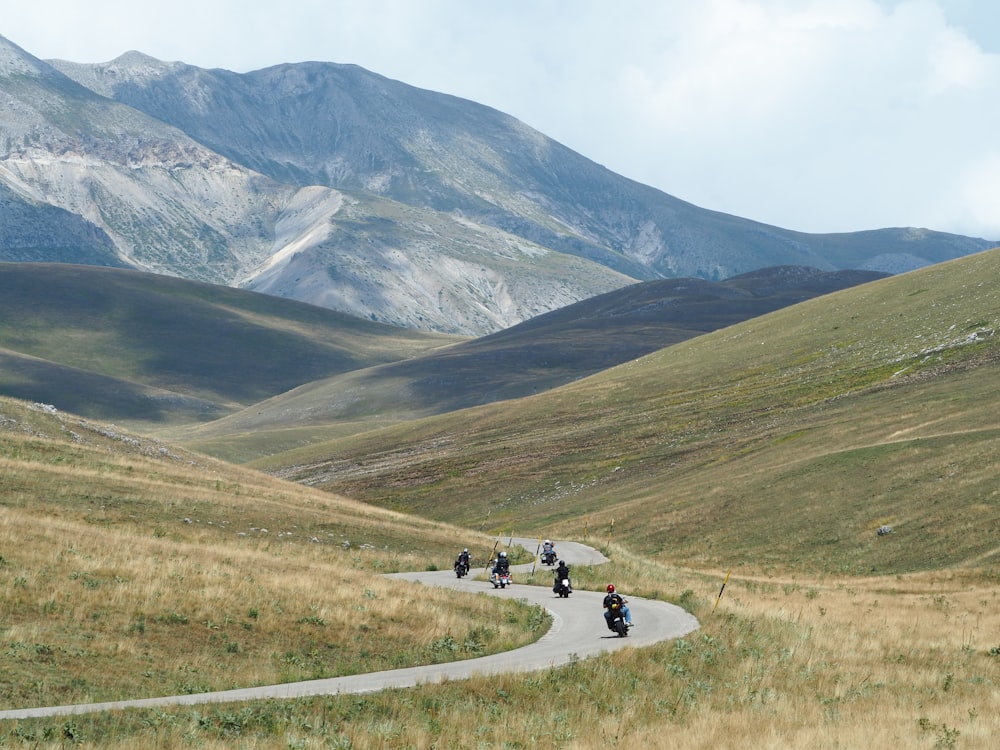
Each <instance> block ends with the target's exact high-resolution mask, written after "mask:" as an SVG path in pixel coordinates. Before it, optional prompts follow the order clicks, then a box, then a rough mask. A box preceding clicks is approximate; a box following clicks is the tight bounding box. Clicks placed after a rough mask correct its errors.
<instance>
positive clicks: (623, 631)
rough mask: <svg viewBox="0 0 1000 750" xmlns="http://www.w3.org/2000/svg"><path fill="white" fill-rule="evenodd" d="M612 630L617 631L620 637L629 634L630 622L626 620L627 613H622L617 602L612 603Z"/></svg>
mask: <svg viewBox="0 0 1000 750" xmlns="http://www.w3.org/2000/svg"><path fill="white" fill-rule="evenodd" d="M611 630H613V631H615V632H616V633H617V634H618V637H619V638H624V637H625V636H627V635H628V623H627V622H625V615H623V614H622V611H621V609H620V608H619V607H618V604H617V602H616V603H614V604H612V605H611Z"/></svg>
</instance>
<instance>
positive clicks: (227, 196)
mask: <svg viewBox="0 0 1000 750" xmlns="http://www.w3.org/2000/svg"><path fill="white" fill-rule="evenodd" d="M0 92H2V94H3V101H4V102H5V103H4V105H3V108H4V117H3V118H2V120H0V226H2V227H3V228H4V229H3V230H2V233H0V260H25V259H30V260H44V261H59V262H65V261H67V260H72V261H73V262H84V263H97V264H104V265H124V266H130V267H134V268H138V269H142V270H147V271H155V272H159V273H165V274H170V275H175V276H182V277H185V278H190V279H197V280H202V281H209V282H213V283H220V284H226V285H231V286H243V287H246V288H250V289H254V290H258V291H263V292H266V293H269V294H275V295H280V296H285V297H290V298H294V299H298V300H302V301H307V302H311V303H314V304H319V305H322V306H325V307H329V308H332V309H335V310H339V311H343V312H347V313H350V314H352V315H356V316H359V317H365V318H369V319H373V320H377V321H380V322H386V323H390V324H393V325H398V326H405V327H414V328H425V329H429V330H437V331H447V332H456V333H464V334H469V335H482V334H487V333H491V332H495V331H498V330H501V329H503V328H507V327H509V326H511V325H514V324H517V323H519V322H521V321H524V320H526V319H528V318H531V317H534V316H536V315H538V314H541V313H544V312H547V311H550V310H554V309H557V308H559V307H563V306H565V305H567V304H570V303H572V302H575V301H578V300H581V299H586V298H588V297H591V296H594V295H597V294H601V293H604V292H607V291H610V290H612V289H616V288H620V287H622V286H625V285H627V284H629V283H632V282H634V281H636V280H651V279H656V278H673V277H688V276H690V277H699V278H704V279H713V280H719V279H723V278H728V277H730V276H733V275H736V274H740V273H745V272H747V271H751V270H754V269H757V268H763V267H769V266H778V265H804V266H812V267H815V268H819V269H822V270H835V269H846V268H865V269H872V270H884V271H890V272H897V271H900V270H908V269H910V268H916V267H919V266H922V265H927V264H930V263H936V262H939V261H942V260H946V259H949V258H954V257H958V256H961V255H965V254H968V253H971V252H976V251H978V250H982V249H985V248H987V247H991V246H992V245H994V244H996V243H992V242H989V241H986V240H980V239H976V238H967V237H959V236H954V235H946V234H941V233H936V232H929V231H926V230H914V229H882V230H873V231H871V232H860V233H855V234H843V235H806V234H802V233H798V232H791V231H788V230H784V229H780V228H777V227H772V226H767V225H763V224H759V223H756V222H753V221H749V220H747V219H743V218H739V217H734V216H728V215H725V214H720V213H717V212H713V211H708V210H705V209H701V208H699V207H697V206H693V205H691V204H689V203H686V202H684V201H681V200H679V199H677V198H674V197H672V196H669V195H666V194H664V193H662V192H660V191H658V190H654V189H652V188H649V187H647V186H644V185H641V184H638V183H636V182H634V181H631V180H628V179H627V178H624V177H622V176H620V175H617V174H614V173H612V172H610V171H609V170H607V169H604V168H603V167H601V166H600V165H598V164H595V163H593V162H591V161H590V160H588V159H586V158H585V157H583V156H581V155H580V154H576V153H574V152H572V151H570V150H569V149H567V148H565V147H563V146H561V145H560V144H558V143H556V142H555V141H553V140H551V139H549V138H547V137H545V136H544V135H543V134H541V133H539V132H537V131H535V130H533V129H531V128H530V127H528V126H527V125H525V124H524V123H521V122H518V121H517V120H515V119H514V118H511V117H509V116H507V115H504V114H503V113H500V112H497V111H496V110H493V109H490V108H488V107H484V106H482V105H479V104H476V103H474V102H470V101H467V100H463V99H458V98H456V97H451V96H445V95H442V94H438V93H434V92H430V91H424V90H420V89H416V88H414V87H411V86H407V85H406V84H403V83H400V82H397V81H392V80H389V79H386V78H384V77H382V76H378V75H376V74H374V73H370V72H368V71H365V70H363V69H361V68H358V67H356V66H350V65H336V64H332V63H300V64H294V65H279V66H275V67H272V68H267V69H264V70H260V71H254V72H251V73H247V74H236V73H231V72H228V71H224V70H203V69H199V68H196V67H193V66H189V65H185V64H183V63H164V62H160V61H158V60H155V59H152V58H150V57H148V56H145V55H142V54H139V53H134V52H133V53H128V54H125V55H123V56H121V57H120V58H118V59H116V60H114V61H111V62H109V63H104V64H92V65H80V64H75V63H70V62H63V61H50V62H45V61H42V60H39V59H37V58H35V57H33V56H31V55H30V54H29V53H28V52H26V51H24V50H22V49H20V48H19V47H17V46H16V45H15V44H13V43H12V42H10V41H8V40H5V39H3V38H2V37H0ZM49 214H51V215H52V216H53V217H54V218H53V220H52V221H50V222H46V223H45V224H44V226H43V225H40V224H39V223H38V222H36V221H34V220H28V219H25V217H36V216H37V217H46V216H48V215H49Z"/></svg>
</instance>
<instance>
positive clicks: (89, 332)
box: [0, 263, 460, 425]
mask: <svg viewBox="0 0 1000 750" xmlns="http://www.w3.org/2000/svg"><path fill="white" fill-rule="evenodd" d="M458 340H460V339H458V338H456V337H448V336H441V335H435V334H428V333H425V332H419V331H406V330H401V329H397V328H393V327H390V326H384V325H379V324H376V323H373V322H370V321H364V320H360V319H357V318H352V317H350V316H347V315H341V314H338V313H335V312H333V311H331V310H326V309H323V308H319V307H314V306H311V305H305V304H302V303H298V302H293V301H290V300H284V299H279V298H276V297H270V296H266V295H261V294H254V293H252V292H245V291H240V290H234V289H229V288H226V287H219V286H213V285H208V284H200V283H197V282H190V281H186V280H181V279H176V278H172V277H166V276H158V275H154V274H145V273H139V272H135V271H126V270H120V269H108V268H98V267H89V266H73V265H65V264H20V263H5V264H0V394H2V395H7V396H12V397H16V398H23V399H26V400H32V401H41V402H44V403H50V404H54V405H55V406H57V407H58V408H60V409H63V410H67V411H72V412H75V413H78V414H82V415H84V416H88V417H92V418H95V419H104V420H115V421H119V422H122V423H133V424H135V423H143V424H146V425H157V424H163V423H171V422H185V421H203V420H206V419H211V418H216V417H219V416H222V415H223V414H226V413H228V412H230V411H233V410H236V409H239V408H241V407H243V406H246V405H248V404H251V403H254V402H256V401H260V400H262V399H265V398H268V397H270V396H273V395H275V394H277V393H281V392H284V391H287V390H289V389H290V388H293V387H295V386H297V385H300V384H302V383H305V382H308V381H311V380H315V379H317V378H322V377H328V376H330V375H333V374H336V373H340V372H345V371H350V370H354V369H358V368H364V367H368V366H371V365H373V364H378V363H382V362H387V361H392V360H394V359H401V358H405V357H409V356H412V355H413V354H416V353H418V352H421V351H424V350H426V349H430V348H434V347H437V346H441V345H443V344H446V343H452V342H454V341H458Z"/></svg>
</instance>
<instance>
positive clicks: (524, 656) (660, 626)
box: [0, 537, 698, 720]
mask: <svg viewBox="0 0 1000 750" xmlns="http://www.w3.org/2000/svg"><path fill="white" fill-rule="evenodd" d="M512 542H513V544H515V545H517V544H520V545H521V546H523V547H525V548H526V549H528V550H533V549H534V548H535V547H536V546H537V540H535V539H524V538H518V537H514V538H513V540H512ZM556 549H557V551H558V554H559V557H560V558H561V559H563V560H565V561H566V562H567V564H569V565H570V567H571V568H572V567H573V566H575V565H597V564H600V563H603V562H607V558H605V557H604V556H603V555H602V554H601V553H600V552H598V551H597V550H594V549H592V548H590V547H587V546H585V545H583V544H577V543H575V542H556ZM532 565H534V566H535V578H536V579H541V580H547V579H548V578H549V577H550V575H551V574H550V569H549V568H547V567H546V566H544V565H541V564H540V563H538V562H537V561H536V562H535V563H534V564H528V565H518V566H514V567H512V569H511V571H512V573H513V579H514V584H513V585H512V586H510V587H509V588H506V589H494V588H493V586H492V585H491V584H489V583H485V582H484V581H481V580H480V581H477V580H472V579H471V578H463V579H459V578H456V576H455V573H454V572H453V571H451V570H445V571H434V572H419V573H395V574H393V575H392V576H391V577H393V578H400V579H404V580H408V581H413V582H414V583H415V584H422V585H430V586H442V587H446V588H450V589H455V590H457V591H467V592H470V593H488V594H493V595H496V596H502V597H508V598H511V599H521V600H524V601H527V602H529V603H531V604H538V605H540V606H542V607H544V608H545V609H546V610H548V612H549V613H550V614H551V615H552V628H551V629H550V630H549V632H548V633H546V634H545V635H544V636H542V637H541V638H540V639H539V640H538V641H536V642H535V643H531V644H529V645H527V646H524V647H522V648H518V649H515V650H513V651H506V652H504V653H501V654H493V655H492V656H482V657H479V658H477V659H466V660H465V661H456V662H448V663H446V664H429V665H426V666H421V667H409V668H407V669H393V670H388V671H384V672H371V673H368V674H358V675H350V676H347V677H329V678H326V679H321V680H307V681H305V682H290V683H285V684H282V685H265V686H261V687H253V688H241V689H238V690H222V691H218V692H214V693H196V694H193V695H173V696H163V697H159V698H142V699H138V700H126V701H109V702H106V703H83V704H76V705H68V706H45V707H39V708H23V709H11V710H7V711H0V720H4V719H28V718H35V717H44V716H64V715H69V714H81V713H92V712H95V711H107V710H112V709H123V708H149V707H163V706H186V705H196V704H203V703H229V702H238V701H250V700H259V699H263V698H301V697H307V696H313V695H331V694H337V693H371V692H375V691H378V690H384V689H386V688H405V687H413V686H414V685H418V684H428V683H437V682H442V681H444V680H458V679H463V678H467V677H472V676H473V675H493V674H500V673H506V672H530V671H536V670H540V669H547V668H549V667H554V666H558V665H560V664H565V663H567V662H569V661H570V660H571V659H575V658H584V657H587V656H594V655H596V654H600V653H603V652H606V651H613V650H617V649H620V648H624V647H626V646H633V647H634V646H648V645H651V644H653V643H657V642H659V641H664V640H670V639H672V638H679V637H681V636H683V635H685V634H687V633H690V632H691V631H693V630H696V629H697V628H698V621H697V620H696V619H695V618H694V616H693V615H690V614H688V613H687V612H685V611H684V610H683V609H681V608H680V607H677V606H674V605H673V604H668V603H666V602H661V601H656V600H652V599H642V598H640V597H634V596H629V595H628V592H627V591H625V592H622V593H624V594H625V596H626V598H627V599H628V601H629V607H630V608H631V610H632V619H633V620H634V621H635V623H636V626H635V627H634V628H633V629H632V631H631V633H630V635H629V636H628V637H627V638H618V637H616V636H615V635H614V634H613V633H611V631H609V630H608V629H607V627H606V626H605V624H604V618H603V616H602V612H603V609H602V606H601V605H602V601H603V599H604V592H603V591H601V592H595V591H574V592H573V593H572V594H571V595H570V596H569V598H567V599H560V598H559V597H557V596H556V595H555V594H553V593H552V589H551V587H548V586H526V585H524V584H523V583H522V584H519V583H518V580H519V579H520V580H521V581H524V580H525V578H526V577H527V575H528V573H529V572H530V570H531V568H532ZM478 572H482V571H481V570H478V571H477V570H476V569H473V571H472V576H475V575H476V573H478Z"/></svg>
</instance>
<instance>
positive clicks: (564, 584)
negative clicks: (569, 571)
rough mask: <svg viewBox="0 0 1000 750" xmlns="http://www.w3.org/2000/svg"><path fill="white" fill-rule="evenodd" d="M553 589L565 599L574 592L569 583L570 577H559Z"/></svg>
mask: <svg viewBox="0 0 1000 750" xmlns="http://www.w3.org/2000/svg"><path fill="white" fill-rule="evenodd" d="M552 590H553V591H554V592H555V593H556V594H558V595H559V596H560V597H562V598H563V599H566V598H568V597H569V595H570V594H571V593H573V589H572V588H571V587H570V585H569V579H568V578H557V579H556V585H555V586H553V587H552Z"/></svg>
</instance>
